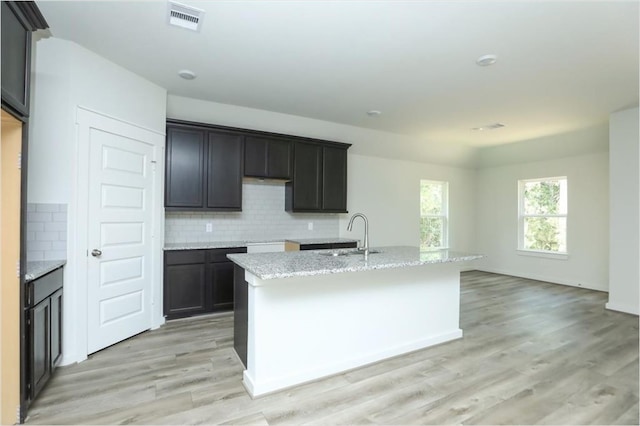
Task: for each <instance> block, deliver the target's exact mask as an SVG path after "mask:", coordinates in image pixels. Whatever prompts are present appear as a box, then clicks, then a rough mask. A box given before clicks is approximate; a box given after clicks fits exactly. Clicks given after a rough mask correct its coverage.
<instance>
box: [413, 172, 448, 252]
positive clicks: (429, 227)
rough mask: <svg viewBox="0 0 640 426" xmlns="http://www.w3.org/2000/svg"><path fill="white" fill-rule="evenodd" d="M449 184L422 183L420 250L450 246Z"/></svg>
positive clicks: (422, 181)
mask: <svg viewBox="0 0 640 426" xmlns="http://www.w3.org/2000/svg"><path fill="white" fill-rule="evenodd" d="M448 192H449V184H448V183H447V182H436V181H430V180H421V181H420V249H422V250H425V249H438V248H446V247H447V245H448V229H447V228H448V223H447V222H448V220H447V216H448V210H449V209H448V206H447V204H448Z"/></svg>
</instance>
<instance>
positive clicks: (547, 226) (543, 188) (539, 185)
mask: <svg viewBox="0 0 640 426" xmlns="http://www.w3.org/2000/svg"><path fill="white" fill-rule="evenodd" d="M518 199H519V200H518V202H519V209H518V211H519V232H518V240H519V241H518V248H519V249H520V250H524V251H530V252H542V253H549V254H556V253H558V254H566V253H567V178H566V177H553V178H543V179H530V180H520V181H518Z"/></svg>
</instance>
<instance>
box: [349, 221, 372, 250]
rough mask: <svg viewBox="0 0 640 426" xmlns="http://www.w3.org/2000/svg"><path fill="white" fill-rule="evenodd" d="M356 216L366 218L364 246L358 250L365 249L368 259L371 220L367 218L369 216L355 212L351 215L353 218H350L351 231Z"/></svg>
mask: <svg viewBox="0 0 640 426" xmlns="http://www.w3.org/2000/svg"><path fill="white" fill-rule="evenodd" d="M356 217H361V218H362V220H364V247H359V248H358V250H363V251H364V257H365V259H366V258H367V257H369V221H368V220H367V217H366V216H365V215H363V214H362V213H355V214H354V215H353V216H351V219H349V225H347V231H351V230H352V229H353V220H354V219H355V218H356Z"/></svg>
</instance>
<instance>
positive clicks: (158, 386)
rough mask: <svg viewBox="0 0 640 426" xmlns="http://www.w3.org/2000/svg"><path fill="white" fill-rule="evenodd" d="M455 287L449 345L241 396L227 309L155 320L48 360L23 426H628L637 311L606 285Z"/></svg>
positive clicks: (482, 279)
mask: <svg viewBox="0 0 640 426" xmlns="http://www.w3.org/2000/svg"><path fill="white" fill-rule="evenodd" d="M461 292H462V296H461V297H462V300H461V327H462V329H463V330H464V337H463V338H462V339H460V340H456V341H453V342H449V343H445V344H442V345H439V346H435V347H432V348H428V349H424V350H421V351H417V352H413V353H410V354H407V355H403V356H400V357H396V358H393V359H389V360H386V361H383V362H379V363H376V364H373V365H369V366H366V367H362V368H359V369H356V370H352V371H349V372H347V373H344V374H340V375H336V376H333V377H330V378H327V379H324V380H320V381H316V382H313V383H309V384H305V385H301V386H298V387H295V388H292V389H289V390H286V391H281V392H277V393H274V394H271V395H268V396H265V397H262V398H258V399H255V400H252V399H251V398H250V397H249V396H248V394H247V393H246V392H245V391H244V389H243V387H242V384H241V380H242V366H241V364H240V362H239V361H238V360H237V358H236V355H235V353H234V352H233V348H232V347H233V318H232V317H231V316H229V315H225V316H218V317H212V316H209V317H200V318H195V319H188V320H180V321H174V322H169V323H167V325H165V326H164V327H162V328H160V329H159V330H154V331H150V332H146V333H143V334H141V335H139V336H136V337H134V338H132V339H129V340H127V341H125V342H122V343H120V344H117V345H115V346H112V347H110V348H107V349H105V350H103V351H101V352H99V353H97V354H95V355H93V356H91V357H90V358H89V359H88V360H87V361H85V362H82V363H80V364H77V365H73V366H69V367H64V368H59V369H58V371H57V372H56V374H55V376H54V377H53V379H52V380H51V382H50V383H49V385H48V386H47V387H46V389H45V390H44V391H43V393H42V394H41V396H40V397H39V399H38V400H37V401H36V402H35V403H34V404H33V406H32V407H31V409H30V413H29V417H28V419H27V423H31V424H42V423H45V424H220V423H225V424H269V425H274V424H306V423H311V424H452V423H458V424H460V423H462V424H638V418H639V414H638V413H639V411H638V410H639V408H638V395H639V392H638V374H639V373H638V317H636V316H632V315H626V314H622V313H616V312H612V311H607V310H605V309H604V305H605V303H606V301H607V295H606V293H601V292H596V291H590V290H584V289H578V288H573V287H566V286H561V285H555V284H549V283H543V282H539V281H532V280H526V279H521V278H514V277H509V276H504V275H496V274H489V273H483V272H477V271H474V272H466V273H463V274H462V290H461ZM381 314H383V313H381ZM284 349H285V350H286V348H284Z"/></svg>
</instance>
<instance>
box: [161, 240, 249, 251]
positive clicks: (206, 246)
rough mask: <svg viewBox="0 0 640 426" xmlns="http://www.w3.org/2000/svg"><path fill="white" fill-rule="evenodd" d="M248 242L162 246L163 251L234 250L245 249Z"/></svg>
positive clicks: (168, 244) (171, 244) (170, 244)
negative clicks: (235, 248)
mask: <svg viewBox="0 0 640 426" xmlns="http://www.w3.org/2000/svg"><path fill="white" fill-rule="evenodd" d="M247 244H249V242H248V241H208V242H200V243H167V244H165V245H164V249H165V250H199V249H217V248H234V247H246V246H247Z"/></svg>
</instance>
